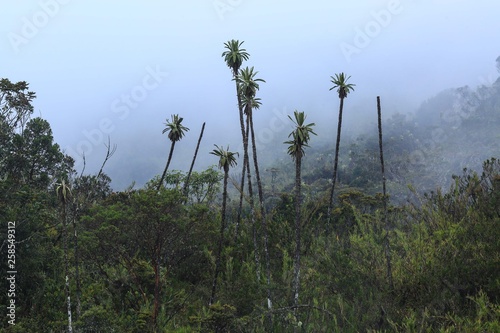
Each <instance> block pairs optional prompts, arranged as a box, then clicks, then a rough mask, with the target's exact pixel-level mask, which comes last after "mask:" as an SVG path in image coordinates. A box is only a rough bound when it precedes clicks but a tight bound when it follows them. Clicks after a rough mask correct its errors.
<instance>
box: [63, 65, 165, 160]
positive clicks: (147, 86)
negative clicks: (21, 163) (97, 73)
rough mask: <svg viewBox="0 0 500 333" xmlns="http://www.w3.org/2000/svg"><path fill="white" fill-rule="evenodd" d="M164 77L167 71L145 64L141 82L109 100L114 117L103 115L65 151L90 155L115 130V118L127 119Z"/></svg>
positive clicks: (73, 154) (70, 153)
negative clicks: (80, 138) (95, 125)
mask: <svg viewBox="0 0 500 333" xmlns="http://www.w3.org/2000/svg"><path fill="white" fill-rule="evenodd" d="M166 77H168V72H164V71H162V70H161V69H160V67H159V66H158V65H156V66H155V67H154V68H153V67H151V66H147V67H146V74H145V75H144V77H143V78H142V80H141V83H139V84H137V85H135V86H134V87H132V88H131V89H130V90H129V92H128V93H124V94H121V95H120V97H118V98H115V99H114V100H113V101H112V102H111V105H110V110H111V113H112V115H113V116H114V117H104V118H102V119H101V120H100V121H99V123H98V125H97V127H95V128H93V129H90V130H87V129H85V130H83V131H82V134H83V136H84V137H85V139H83V140H81V141H80V142H78V144H77V145H76V146H75V147H74V148H73V147H67V148H66V153H67V154H69V155H71V156H81V155H82V154H84V155H85V156H88V155H90V154H91V153H92V151H93V150H94V148H95V147H96V146H98V145H101V144H103V143H105V140H106V137H107V136H108V135H110V134H111V133H112V132H113V131H114V130H115V128H116V122H117V120H118V121H124V120H125V119H127V118H128V117H129V115H130V114H131V111H132V110H134V109H137V108H138V107H139V105H140V103H141V102H143V101H144V100H145V99H146V98H147V97H148V96H149V93H150V92H151V91H153V90H155V89H156V88H158V87H159V86H160V85H161V84H162V83H163V81H164V80H165V78H166ZM113 118H115V119H113ZM116 118H117V119H116Z"/></svg>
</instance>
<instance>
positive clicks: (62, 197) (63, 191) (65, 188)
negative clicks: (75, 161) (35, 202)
mask: <svg viewBox="0 0 500 333" xmlns="http://www.w3.org/2000/svg"><path fill="white" fill-rule="evenodd" d="M56 193H57V197H58V198H59V201H60V202H61V205H62V216H61V219H62V224H63V242H64V275H65V284H64V292H65V294H66V303H67V308H68V332H69V333H71V332H73V324H72V315H71V295H70V291H69V261H68V226H67V223H66V222H67V221H66V205H67V204H68V200H69V198H70V196H71V188H70V187H69V185H68V184H66V181H65V180H64V179H63V180H62V181H61V182H60V183H58V184H57V188H56Z"/></svg>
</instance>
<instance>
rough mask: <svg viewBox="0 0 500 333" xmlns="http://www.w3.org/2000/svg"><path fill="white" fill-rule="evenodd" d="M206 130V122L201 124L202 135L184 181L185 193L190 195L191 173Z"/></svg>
mask: <svg viewBox="0 0 500 333" xmlns="http://www.w3.org/2000/svg"><path fill="white" fill-rule="evenodd" d="M204 131H205V123H203V125H202V126H201V131H200V137H199V138H198V143H197V144H196V149H195V151H194V156H193V161H192V162H191V166H190V167H189V172H188V174H187V176H186V181H185V182H184V189H183V190H182V191H183V192H184V195H185V196H187V195H188V190H189V180H190V178H191V173H192V172H193V167H194V163H195V162H196V156H197V155H198V149H199V148H200V143H201V139H202V138H203V132H204Z"/></svg>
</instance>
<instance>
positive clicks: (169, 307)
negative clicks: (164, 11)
mask: <svg viewBox="0 0 500 333" xmlns="http://www.w3.org/2000/svg"><path fill="white" fill-rule="evenodd" d="M227 48H228V51H229V50H230V49H232V50H233V51H235V50H236V52H240V53H241V54H240V55H239V56H236V58H235V54H230V53H225V54H224V55H223V56H224V57H227V59H226V61H227V62H228V66H229V67H230V68H231V69H233V66H236V65H241V63H239V62H238V61H239V60H238V57H239V59H240V60H246V59H247V58H248V56H247V55H246V53H245V51H244V50H243V49H241V43H240V42H238V41H231V42H228V43H227ZM332 79H336V80H339V81H342V80H341V79H343V80H344V85H346V89H345V90H344V91H343V93H347V92H349V91H350V90H351V89H352V86H350V87H349V85H348V84H347V83H346V82H345V81H347V79H348V78H347V79H346V78H345V77H343V78H341V77H337V78H333V77H332ZM335 88H338V89H340V86H337V87H335ZM241 89H242V90H243V88H241ZM332 89H333V88H332ZM493 89H496V88H494V87H486V88H484V89H483V90H481V91H478V92H477V94H478V96H482V97H483V98H484V103H486V104H488V105H490V106H492V105H496V104H495V103H496V99H495V98H496V97H495V95H494V94H492V91H493ZM338 92H339V93H342V91H338ZM460 93H461V95H460V96H461V98H464V99H466V100H469V98H473V97H474V96H471V91H469V90H467V89H462V90H461V92H460ZM23 94H24V97H23ZM344 97H345V96H344ZM448 97H449V96H448ZM476 97H477V96H476ZM23 98H24V99H23ZM33 98H34V94H33V93H30V92H29V91H28V85H27V84H26V83H23V82H20V83H17V84H13V83H10V82H9V81H7V80H5V79H3V80H2V81H1V82H0V111H1V115H0V116H1V117H0V120H1V121H0V220H2V221H4V222H2V223H3V225H4V226H5V222H7V221H15V222H16V231H15V232H16V233H15V235H16V243H15V245H16V269H17V271H18V274H17V280H16V302H17V304H18V305H19V306H18V307H17V308H16V326H9V325H8V324H7V322H6V321H5V320H3V321H2V322H1V323H0V331H2V332H63V331H65V330H66V328H67V312H66V311H67V308H66V298H65V293H64V282H65V279H64V278H65V269H64V266H65V265H64V258H65V253H64V244H63V238H62V235H61V234H62V229H63V224H62V223H61V209H62V208H63V207H64V213H65V218H66V220H65V221H67V222H68V227H69V228H68V230H67V231H68V248H67V258H68V263H69V268H68V275H69V280H70V282H71V284H70V286H69V289H70V295H71V301H72V312H73V316H74V328H75V330H76V331H80V332H153V331H154V325H153V313H154V310H155V297H156V295H155V291H158V297H157V299H156V300H157V301H158V305H159V308H158V310H159V311H158V316H157V318H156V322H157V325H156V326H157V327H156V332H291V331H294V330H295V331H303V332H496V331H500V305H499V304H500V228H498V226H499V223H500V161H499V160H498V159H497V158H491V159H488V160H486V161H484V163H483V166H482V167H483V168H482V171H481V172H475V171H473V168H472V169H469V168H468V169H463V171H462V172H461V173H460V174H458V175H457V176H453V177H449V181H450V183H451V186H450V187H449V189H448V190H441V189H439V190H434V191H433V192H429V193H428V194H425V195H423V194H421V192H419V191H418V189H421V188H423V187H425V186H426V183H430V180H431V179H434V176H435V174H437V173H436V172H434V171H435V170H432V168H431V167H430V166H427V165H425V163H424V162H425V161H426V160H425V159H424V162H423V163H421V164H420V163H415V161H410V156H412V153H413V152H414V151H415V150H416V149H421V148H422V147H423V146H422V145H421V141H420V142H419V140H423V138H425V136H429V132H427V131H425V130H423V129H422V128H421V127H419V126H417V125H415V124H414V123H413V120H411V119H406V118H404V117H402V116H400V115H399V116H398V115H395V116H393V117H392V118H391V119H390V120H389V121H388V126H386V132H385V134H386V136H385V137H386V142H385V143H384V146H385V147H386V150H385V151H384V153H385V155H386V161H387V162H388V188H389V192H390V193H391V194H392V196H391V202H392V206H389V207H388V208H389V209H388V223H389V237H390V240H391V253H390V254H391V258H392V269H393V280H394V287H393V288H392V287H391V286H390V284H389V283H388V278H387V275H386V261H385V252H384V250H385V248H384V242H385V238H384V237H385V235H386V234H385V231H384V218H383V217H384V216H383V197H382V195H381V194H380V193H378V192H380V185H378V183H379V181H378V180H376V178H373V177H374V176H373V174H374V173H375V172H378V171H376V170H378V165H377V160H376V159H374V158H373V154H374V153H376V148H377V146H376V140H372V138H371V137H365V138H363V139H360V140H358V141H356V142H355V143H354V144H352V145H351V146H350V151H349V152H346V153H345V154H344V155H343V156H342V155H341V156H340V177H339V184H340V186H339V190H338V191H337V192H336V193H335V194H336V197H337V200H335V206H333V209H332V211H331V213H332V216H331V217H332V221H331V226H332V229H331V230H330V232H329V234H326V233H325V231H324V225H325V219H326V217H325V215H326V212H327V203H326V202H327V201H328V200H327V199H328V195H329V193H327V187H328V180H329V178H330V171H329V170H330V169H331V162H332V158H330V157H328V151H326V152H323V151H322V152H321V154H319V155H318V154H316V155H313V157H315V158H313V159H311V160H310V161H307V160H306V161H305V164H304V170H305V175H304V177H303V178H302V180H303V182H301V186H302V187H303V188H304V195H302V196H301V197H300V198H299V200H301V201H302V210H301V212H300V214H299V216H298V217H299V219H298V220H299V222H300V227H301V229H302V234H301V236H300V240H301V242H302V247H301V248H300V255H301V258H302V259H301V271H300V276H301V279H300V295H301V297H300V303H298V304H297V305H295V304H294V305H292V306H291V303H290V300H291V299H292V297H293V295H292V294H293V291H292V290H291V288H290V285H291V284H292V283H293V280H294V271H293V269H294V257H295V252H294V251H295V250H296V248H295V246H294V245H295V241H296V239H295V236H296V234H295V233H294V231H295V225H294V221H295V220H296V218H297V216H296V211H295V208H296V206H295V205H296V203H297V202H298V200H297V198H295V197H294V196H293V193H292V191H291V190H292V186H293V185H291V184H286V182H284V181H283V184H279V186H277V188H278V190H276V189H274V185H275V184H274V183H272V184H271V185H273V191H272V192H273V196H272V197H269V198H268V200H269V201H273V204H272V205H269V211H268V212H267V214H266V215H267V216H266V219H267V222H268V232H269V242H268V244H269V258H270V267H271V283H270V288H271V290H272V298H273V308H272V310H270V309H269V308H268V306H267V303H266V298H267V285H266V283H265V282H263V281H265V278H264V276H260V280H257V279H256V278H255V277H256V274H257V272H261V271H262V267H258V266H257V264H256V263H255V261H254V255H255V252H254V251H261V250H260V249H261V247H262V243H263V240H262V237H260V238H259V237H258V238H257V243H258V245H259V246H258V247H254V243H253V229H252V224H251V221H249V220H248V219H245V218H244V219H243V220H242V221H241V223H240V225H239V227H238V228H239V229H238V232H237V233H236V232H235V223H234V221H235V216H233V215H235V214H233V213H232V212H228V213H227V214H225V216H226V218H227V222H228V224H227V227H223V228H220V224H219V223H220V218H221V215H220V214H221V213H220V207H219V206H216V203H217V200H215V198H216V197H217V195H218V194H219V191H220V183H221V180H222V179H223V178H222V174H221V173H220V172H219V171H217V170H216V168H215V167H211V168H209V169H207V170H203V171H200V172H193V174H192V175H191V181H190V186H189V191H188V192H187V197H186V194H185V193H184V192H183V186H182V185H183V184H184V182H185V174H184V173H183V172H181V171H171V172H169V173H168V174H166V177H165V182H164V184H163V185H165V186H162V187H161V188H160V189H159V190H156V186H157V184H158V179H154V180H152V181H151V183H150V184H148V185H147V186H146V187H145V188H143V189H136V190H132V189H129V190H127V191H121V192H113V191H112V190H111V187H110V182H111V179H110V178H109V177H107V176H106V175H105V174H103V173H100V174H99V175H80V176H76V175H75V172H74V171H73V170H72V160H71V159H70V158H68V157H67V156H65V155H64V154H63V153H62V152H61V151H60V148H59V146H58V145H57V144H56V143H54V142H53V137H52V132H51V129H50V126H49V124H48V122H46V121H45V120H43V119H40V118H35V119H31V120H30V119H29V117H28V116H29V114H31V111H32V107H31V101H32V99H33ZM243 102H244V103H251V104H252V105H253V106H255V105H257V104H258V103H257V104H255V103H256V102H258V99H254V100H253V101H252V100H243ZM447 102H448V100H445V101H443V106H446V105H447ZM440 103H441V102H440ZM481 107H484V108H485V110H482V109H481ZM493 110H494V108H493ZM476 111H477V112H471V114H470V116H468V117H467V118H464V119H462V120H463V122H462V123H461V124H460V126H459V127H458V128H457V129H453V128H452V127H449V128H447V130H449V133H447V135H449V136H448V138H449V140H456V141H457V142H458V140H459V136H460V135H462V134H464V133H469V131H465V130H464V129H466V128H469V129H471V128H474V126H476V125H474V124H475V123H481V122H484V121H485V120H490V121H489V122H488V124H486V125H485V126H486V127H485V128H486V129H488V128H490V126H491V128H493V127H495V126H497V118H495V115H494V113H493V112H490V111H491V110H490V111H488V112H490V113H488V112H487V111H486V106H478V108H477V110H476ZM435 116H436V118H437V119H438V118H439V115H435ZM488 117H489V118H488ZM181 119H182V118H179V119H178V120H179V121H178V122H179V123H180V120H181ZM434 120H435V119H434ZM434 120H432V121H434ZM295 123H296V125H297V131H294V133H295V134H291V138H292V139H293V140H292V141H290V144H291V142H293V144H294V145H296V147H295V148H294V150H293V151H292V152H293V154H299V155H300V156H302V155H303V151H302V150H301V147H305V145H307V141H308V140H309V135H310V134H311V133H313V132H312V130H311V126H312V125H313V124H309V125H304V124H305V115H304V114H303V113H300V112H295ZM301 126H302V127H301ZM307 127H309V129H308V128H307ZM299 128H301V130H300V131H299ZM455 131H456V132H455ZM460 131H462V133H458V132H460ZM467 135H469V138H468V139H470V140H471V141H472V142H476V143H477V142H478V141H475V140H478V136H480V135H481V133H476V134H467ZM457 145H458V143H457ZM496 145H497V143H495V142H491V143H490V148H491V149H495V147H496ZM217 148H219V147H217ZM311 151H312V154H315V152H314V150H313V149H311ZM438 151H440V152H441V153H447V154H448V152H446V151H443V150H432V149H430V150H429V151H426V154H428V155H426V156H425V157H426V159H427V158H433V157H436V156H439V154H438V153H437V152H438ZM457 152H458V150H457ZM213 153H214V155H216V156H217V157H219V162H221V161H222V162H223V163H221V166H222V168H224V169H225V168H226V166H231V165H232V164H233V165H234V163H235V162H236V159H235V154H234V153H231V154H232V155H229V154H226V153H230V152H227V151H226V150H224V149H223V148H219V150H215V151H214V152H213ZM289 153H290V151H289ZM293 154H292V157H293ZM295 157H296V156H295ZM460 169H462V167H461V168H460ZM270 170H271V174H272V175H273V177H275V176H276V173H277V169H276V168H273V169H270ZM450 170H451V169H450ZM450 170H448V171H450ZM292 171H293V165H291V163H288V165H286V164H283V165H280V175H282V176H283V177H282V179H283V180H284V179H285V178H286V175H287V174H291V173H292ZM448 171H447V172H448ZM443 175H445V173H443ZM410 176H411V177H415V179H418V181H416V183H415V184H414V188H416V189H417V190H415V191H414V193H413V194H412V196H411V197H410V199H411V200H408V201H407V200H404V199H400V201H398V198H395V196H397V195H398V194H399V193H400V192H397V193H398V194H395V192H393V191H392V189H400V188H401V187H403V186H404V187H406V183H405V179H406V178H405V177H410ZM325 184H326V185H325ZM398 186H399V187H398ZM264 188H265V187H264ZM278 191H282V193H280V192H278ZM265 192H266V191H265ZM267 192H268V193H269V191H267ZM401 193H402V192H401ZM227 199H228V200H231V199H232V198H231V195H229V196H228V198H227ZM271 199H272V200H271ZM401 202H404V204H402V203H401ZM262 233H263V230H262V227H260V226H258V225H257V228H256V234H257V236H261V235H262ZM220 235H222V237H219V236H220ZM0 237H2V239H3V240H4V241H3V242H2V243H1V244H2V245H1V246H0V252H1V254H2V256H3V257H4V258H6V257H7V255H8V247H7V242H6V241H5V240H7V239H8V235H7V228H5V227H4V228H2V230H0ZM219 239H221V240H222V242H221V243H220V244H221V252H220V253H221V255H220V274H219V276H218V278H217V281H218V291H217V299H218V300H219V303H215V304H213V305H212V306H207V304H208V300H209V297H210V291H211V287H212V281H213V276H214V274H213V272H214V267H215V261H216V260H215V258H216V253H217V249H218V246H219V243H218V240H219ZM4 264H5V263H4ZM0 288H1V289H2V290H8V288H9V286H8V282H7V280H6V279H3V280H2V281H0ZM77 295H79V299H80V302H79V304H80V307H77V297H76V296H77ZM7 302H8V297H7V293H5V292H4V293H2V294H0V304H7ZM77 308H79V310H80V311H77ZM77 314H78V315H77ZM77 316H78V318H76V317H77Z"/></svg>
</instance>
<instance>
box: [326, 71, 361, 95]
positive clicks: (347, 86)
mask: <svg viewBox="0 0 500 333" xmlns="http://www.w3.org/2000/svg"><path fill="white" fill-rule="evenodd" d="M330 78H331V82H332V83H333V84H334V85H333V87H331V88H330V90H333V89H335V88H337V92H338V94H339V98H340V99H342V98H346V97H347V95H348V94H349V93H350V92H351V91H354V87H355V86H356V85H355V84H352V83H347V80H349V79H350V78H351V77H350V76H349V77H347V78H346V76H345V74H344V73H340V74H335V77H333V76H330Z"/></svg>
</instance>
